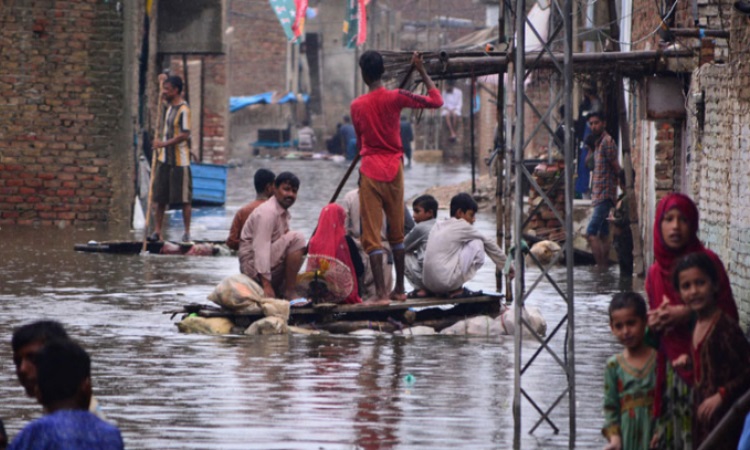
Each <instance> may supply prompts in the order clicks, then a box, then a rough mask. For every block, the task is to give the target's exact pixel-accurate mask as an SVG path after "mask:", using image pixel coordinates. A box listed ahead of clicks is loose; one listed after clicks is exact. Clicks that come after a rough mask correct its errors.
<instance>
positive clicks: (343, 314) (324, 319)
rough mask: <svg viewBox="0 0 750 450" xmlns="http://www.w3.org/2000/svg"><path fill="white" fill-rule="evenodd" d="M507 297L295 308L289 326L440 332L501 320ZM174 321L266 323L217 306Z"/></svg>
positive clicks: (197, 307) (190, 309) (191, 308)
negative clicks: (481, 319) (474, 321)
mask: <svg viewBox="0 0 750 450" xmlns="http://www.w3.org/2000/svg"><path fill="white" fill-rule="evenodd" d="M503 302H504V296H503V295H500V294H494V293H493V294H485V293H478V295H476V296H471V297H461V298H434V297H431V298H419V299H407V300H406V301H403V302H398V301H394V302H391V304H389V305H370V304H367V303H362V304H357V305H346V304H342V305H334V304H321V305H316V306H312V307H301V308H296V307H295V308H291V311H290V317H289V321H288V323H289V325H292V326H296V327H299V328H305V329H310V330H322V331H327V332H329V333H334V334H345V333H351V332H353V331H357V330H363V329H371V330H376V331H382V332H387V333H393V332H395V331H398V330H402V329H405V328H410V327H415V326H419V325H421V326H427V327H430V328H434V329H435V330H436V331H440V330H442V329H444V328H447V327H449V326H451V325H453V324H455V323H457V322H459V321H461V320H464V319H466V318H469V317H473V316H478V315H486V316H490V317H497V316H498V315H499V314H500V313H501V312H502V310H503V309H504V305H503ZM164 314H171V316H172V318H174V317H175V316H177V315H179V314H181V315H182V318H183V319H184V318H185V317H187V316H188V315H192V314H195V315H197V316H199V317H204V318H213V317H223V318H227V319H229V320H231V321H232V323H234V326H235V327H236V328H238V329H244V328H247V327H248V326H250V324H252V323H253V322H255V321H257V320H260V319H263V317H264V315H263V313H262V312H259V313H257V314H237V313H234V312H232V311H230V310H227V309H222V308H220V307H219V306H215V305H201V304H190V305H186V306H184V307H183V308H182V309H178V310H173V311H165V312H164Z"/></svg>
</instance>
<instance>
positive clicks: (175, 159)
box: [149, 75, 193, 242]
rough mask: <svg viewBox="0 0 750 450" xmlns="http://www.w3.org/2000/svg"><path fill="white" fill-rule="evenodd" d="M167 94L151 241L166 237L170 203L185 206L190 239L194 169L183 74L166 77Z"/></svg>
mask: <svg viewBox="0 0 750 450" xmlns="http://www.w3.org/2000/svg"><path fill="white" fill-rule="evenodd" d="M163 95H164V99H165V100H166V102H167V106H168V107H167V111H166V113H165V114H164V129H163V130H162V136H163V140H158V139H157V140H154V143H153V148H154V149H155V151H156V167H155V170H154V173H153V174H152V176H153V177H154V180H153V192H152V196H153V202H154V203H155V204H156V213H155V216H154V218H155V222H156V223H155V224H154V233H153V234H152V235H151V236H149V240H151V241H160V240H162V236H161V229H162V222H163V221H164V211H165V210H166V209H167V205H172V206H174V207H178V206H179V207H181V208H182V222H183V224H184V226H185V231H184V233H183V235H182V241H183V242H189V241H190V215H191V212H192V210H191V206H190V203H191V202H192V200H193V180H192V175H191V173H190V108H188V105H187V103H185V100H183V99H182V78H180V77H178V76H176V75H173V76H171V77H169V78H167V79H166V81H164V84H163Z"/></svg>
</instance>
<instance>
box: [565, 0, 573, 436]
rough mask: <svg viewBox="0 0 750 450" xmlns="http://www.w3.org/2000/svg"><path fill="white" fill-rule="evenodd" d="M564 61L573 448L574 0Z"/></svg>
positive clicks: (569, 1) (568, 10)
mask: <svg viewBox="0 0 750 450" xmlns="http://www.w3.org/2000/svg"><path fill="white" fill-rule="evenodd" d="M562 19H563V32H564V33H565V43H564V50H563V52H564V54H565V55H564V57H563V60H564V64H563V89H564V91H563V93H564V97H563V102H564V105H565V118H564V120H565V145H564V148H565V236H566V239H565V254H566V257H565V265H566V268H567V277H566V279H565V284H566V286H565V294H566V296H567V298H568V304H567V306H568V324H567V333H566V337H567V343H566V344H567V353H566V356H567V358H566V363H567V377H568V388H569V391H568V415H569V418H570V419H569V420H570V422H569V425H570V429H569V436H568V448H575V442H576V379H575V378H576V371H575V301H574V289H573V288H574V284H573V283H574V281H573V259H574V258H573V251H574V249H573V197H574V196H575V191H574V190H573V189H574V187H573V174H574V173H575V166H574V161H575V160H574V158H573V153H574V151H575V149H574V141H575V138H574V135H573V98H572V95H571V93H572V92H573V23H572V22H573V0H564V4H563V17H562Z"/></svg>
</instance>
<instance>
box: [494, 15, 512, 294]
mask: <svg viewBox="0 0 750 450" xmlns="http://www.w3.org/2000/svg"><path fill="white" fill-rule="evenodd" d="M499 11H500V13H499V17H498V20H497V29H498V39H497V42H498V45H502V44H504V43H505V1H504V0H500V10H499ZM501 75H502V74H501V73H498V75H497V103H496V104H495V106H496V108H497V109H496V116H495V117H496V119H497V124H496V125H495V127H496V128H495V130H496V131H495V142H494V145H495V148H494V151H495V158H496V159H497V174H496V182H495V222H496V224H497V230H496V232H497V245H498V246H499V247H500V248H502V249H503V250H504V251H505V253H506V254H507V253H508V249H509V248H508V246H507V245H505V246H503V241H504V239H505V203H504V202H503V195H504V190H503V183H505V179H504V177H505V133H504V131H505V81H504V80H503V77H501ZM490 171H492V168H491V167H490ZM495 288H496V289H497V292H502V289H503V275H502V271H501V269H500V268H496V270H495ZM507 300H508V299H507V298H506V301H507Z"/></svg>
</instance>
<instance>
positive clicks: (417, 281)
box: [404, 195, 438, 298]
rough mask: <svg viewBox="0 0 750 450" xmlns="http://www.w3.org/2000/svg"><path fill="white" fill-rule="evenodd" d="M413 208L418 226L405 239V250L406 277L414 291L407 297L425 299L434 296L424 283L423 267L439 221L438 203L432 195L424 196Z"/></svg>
mask: <svg viewBox="0 0 750 450" xmlns="http://www.w3.org/2000/svg"><path fill="white" fill-rule="evenodd" d="M412 207H413V208H414V221H415V222H417V226H416V227H414V229H413V230H411V231H410V232H409V234H407V235H406V238H404V250H405V251H406V266H405V275H406V279H407V280H409V283H411V285H412V286H414V290H413V291H411V292H410V293H409V295H407V297H409V298H424V297H430V296H431V295H432V293H431V292H429V291H428V290H427V289H425V287H424V283H423V282H422V267H423V265H424V252H425V248H427V236H428V235H429V234H430V231H431V230H432V226H433V225H435V222H436V219H437V210H438V202H437V200H435V197H433V196H431V195H422V196H420V197H417V199H416V200H414V203H412Z"/></svg>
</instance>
